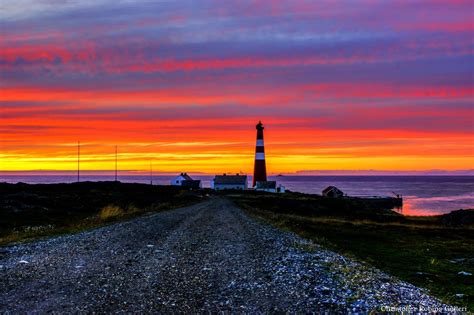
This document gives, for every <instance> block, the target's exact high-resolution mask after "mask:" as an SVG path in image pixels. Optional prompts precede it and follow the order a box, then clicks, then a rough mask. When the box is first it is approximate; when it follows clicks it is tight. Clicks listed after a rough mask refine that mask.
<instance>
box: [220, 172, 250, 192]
mask: <svg viewBox="0 0 474 315" xmlns="http://www.w3.org/2000/svg"><path fill="white" fill-rule="evenodd" d="M211 188H214V190H224V189H237V190H245V189H247V188H248V182H247V175H240V174H235V175H227V174H223V175H216V176H215V177H214V179H213V180H212V181H211Z"/></svg>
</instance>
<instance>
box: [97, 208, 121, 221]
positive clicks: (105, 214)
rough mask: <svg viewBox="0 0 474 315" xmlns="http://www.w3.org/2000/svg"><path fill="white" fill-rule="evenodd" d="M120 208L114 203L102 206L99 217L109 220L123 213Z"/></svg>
mask: <svg viewBox="0 0 474 315" xmlns="http://www.w3.org/2000/svg"><path fill="white" fill-rule="evenodd" d="M124 213H125V212H124V211H123V209H122V208H120V207H119V206H116V205H107V206H105V207H103V208H102V209H101V210H100V212H99V218H100V219H101V220H109V219H111V218H115V217H120V216H123V215H124Z"/></svg>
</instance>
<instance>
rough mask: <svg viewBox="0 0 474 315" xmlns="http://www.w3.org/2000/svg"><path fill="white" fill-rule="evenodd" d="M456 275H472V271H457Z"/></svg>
mask: <svg viewBox="0 0 474 315" xmlns="http://www.w3.org/2000/svg"><path fill="white" fill-rule="evenodd" d="M458 275H461V276H472V273H470V272H467V271H459V272H458Z"/></svg>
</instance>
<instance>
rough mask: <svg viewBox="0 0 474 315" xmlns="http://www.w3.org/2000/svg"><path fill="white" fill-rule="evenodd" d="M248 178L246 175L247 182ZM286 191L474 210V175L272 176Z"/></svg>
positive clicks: (24, 178)
mask: <svg viewBox="0 0 474 315" xmlns="http://www.w3.org/2000/svg"><path fill="white" fill-rule="evenodd" d="M192 176H193V178H194V179H200V180H201V181H202V183H203V187H210V182H211V180H212V178H213V176H209V175H192ZM173 177H174V176H172V175H158V176H153V179H152V180H153V184H154V185H169V183H170V180H171V179H172V178H173ZM110 180H114V176H113V175H82V176H81V181H110ZM118 180H119V181H121V182H126V183H146V184H150V181H151V178H150V176H144V175H130V174H127V175H120V174H119V176H118ZM250 180H251V178H249V182H250ZM269 180H276V181H277V182H278V184H281V185H283V186H285V188H286V189H287V190H290V191H295V192H302V193H310V194H321V191H322V190H323V189H324V188H326V187H327V186H336V187H338V188H339V189H341V190H342V191H343V192H344V193H346V194H347V195H349V196H363V197H367V196H395V195H396V194H398V195H401V196H402V197H403V207H402V208H401V209H397V210H398V211H399V212H401V213H402V214H405V215H421V216H426V215H438V214H443V213H448V212H451V211H453V210H459V209H474V176H287V175H284V176H274V177H270V178H269ZM76 181H77V177H76V175H73V174H71V175H38V174H35V175H10V174H7V175H5V174H1V175H0V182H8V183H18V182H24V183H30V184H39V183H42V184H46V183H72V182H76Z"/></svg>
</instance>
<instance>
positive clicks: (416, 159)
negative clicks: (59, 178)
mask: <svg viewBox="0 0 474 315" xmlns="http://www.w3.org/2000/svg"><path fill="white" fill-rule="evenodd" d="M473 12H474V9H473V2H472V1H469V0H467V1H463V0H458V1H455V0H452V1H448V0H427V1H416V0H413V1H402V0H395V1H375V0H358V1H355V0H354V1H295V0H291V1H278V2H277V1H207V0H206V1H196V0H192V1H175V0H173V1H137V0H133V1H132V0H129V1H127V0H81V1H74V0H70V1H69V0H42V1H40V0H16V1H2V2H1V8H0V22H1V28H0V69H1V70H0V87H1V89H0V102H1V105H0V106H1V112H0V140H1V143H0V170H3V171H6V170H12V171H13V170H73V169H75V168H76V164H75V163H76V145H77V141H81V143H82V147H81V152H82V166H81V168H82V169H84V170H111V169H113V168H114V150H115V149H114V148H115V145H117V146H118V148H119V167H120V169H121V170H148V168H149V164H150V162H151V161H152V162H153V165H154V168H155V170H156V171H164V172H175V171H189V172H197V171H200V172H209V173H214V172H224V171H226V172H236V171H243V172H247V173H251V172H252V168H253V159H254V150H255V133H256V130H255V125H256V123H257V122H258V121H259V120H262V122H263V123H264V125H265V145H266V147H265V149H266V154H267V155H266V156H267V168H268V172H269V173H285V172H296V171H301V170H402V171H404V170H431V169H442V170H460V169H461V170H462V169H472V168H474V165H473V164H474V163H473V160H474V105H473V104H474V102H473V100H474V98H473V86H474V85H473V83H474V74H473V73H474V57H473V48H474V27H473V22H472V21H473V20H474V18H473Z"/></svg>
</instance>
